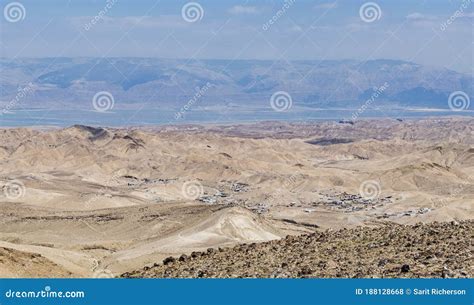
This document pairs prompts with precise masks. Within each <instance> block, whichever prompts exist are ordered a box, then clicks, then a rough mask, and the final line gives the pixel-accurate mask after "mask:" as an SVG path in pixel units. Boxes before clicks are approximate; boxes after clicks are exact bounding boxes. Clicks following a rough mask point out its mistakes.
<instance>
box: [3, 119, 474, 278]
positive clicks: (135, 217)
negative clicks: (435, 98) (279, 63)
mask: <svg viewBox="0 0 474 305" xmlns="http://www.w3.org/2000/svg"><path fill="white" fill-rule="evenodd" d="M0 143H1V145H0V185H1V187H2V192H0V249H2V251H0V266H7V265H9V266H10V265H13V266H18V268H23V269H21V270H19V271H15V272H12V271H11V270H12V269H8V268H6V267H2V268H0V276H7V277H22V276H28V277H29V276H35V275H36V276H64V277H112V276H119V275H121V274H124V273H125V274H127V273H128V274H132V273H133V272H135V273H133V274H134V275H140V274H141V273H137V272H138V271H134V270H143V268H144V267H145V266H148V267H146V269H149V268H150V266H154V265H155V264H157V263H158V264H160V265H161V262H162V260H163V259H166V258H168V257H175V258H179V257H180V256H181V255H182V254H186V255H188V256H189V255H191V253H192V252H205V251H208V248H212V249H215V250H211V251H218V250H216V249H218V248H221V249H227V248H228V249H235V248H234V247H235V246H238V245H242V244H252V243H261V242H269V243H263V244H262V245H261V246H260V245H259V246H258V249H260V250H259V251H264V249H266V247H269V246H266V245H273V244H275V245H280V243H283V244H284V245H281V247H282V249H287V248H288V247H287V246H286V243H287V241H288V240H290V241H292V238H295V240H294V241H295V242H298V243H301V242H308V245H309V246H311V247H313V248H314V250H315V251H320V250H321V249H319V247H336V248H337V247H342V248H344V247H346V246H347V245H342V244H338V243H337V242H336V243H335V244H334V245H333V244H330V245H329V244H324V243H323V244H320V243H319V242H317V241H314V239H315V238H316V239H317V238H319V237H318V236H320V235H319V234H323V233H322V232H325V230H327V229H330V230H336V231H337V230H339V229H342V228H347V229H351V230H352V229H353V231H351V230H347V231H337V232H343V233H337V234H339V235H341V236H345V235H344V234H350V235H347V236H345V237H344V238H348V239H353V240H354V241H355V243H354V244H353V247H354V249H353V250H354V251H359V252H360V251H366V249H367V247H366V246H367V245H366V244H360V245H359V244H358V243H357V240H358V239H357V238H358V237H357V234H358V232H361V231H363V232H365V230H369V231H367V232H369V233H370V232H372V231H370V230H372V229H373V230H387V229H384V228H387V227H390V226H392V225H395V224H397V226H396V228H401V229H399V231H400V234H401V235H400V237H399V238H400V239H403V238H405V237H406V234H405V233H407V230H409V229H403V228H405V227H403V226H400V227H399V226H398V225H419V223H426V224H429V223H432V222H434V221H437V222H440V223H442V224H441V226H443V225H445V224H446V223H450V222H451V221H454V222H455V223H461V224H462V225H461V226H455V225H452V226H448V227H447V228H446V230H447V231H446V232H450V233H449V234H452V236H453V238H455V239H453V240H446V241H443V240H438V241H436V242H435V243H434V244H432V245H433V246H437V247H438V248H439V249H448V246H451V245H452V244H454V245H464V246H466V245H467V244H466V243H468V242H469V239H468V236H466V235H463V234H464V233H466V232H467V233H469V234H471V235H472V222H469V221H468V220H472V219H473V205H474V120H473V119H469V118H464V119H461V118H444V119H426V120H417V121H411V120H410V121H401V120H372V121H357V122H355V123H353V122H351V123H350V124H348V123H344V122H342V123H338V122H325V123H277V122H274V123H270V122H269V123H257V124H244V125H229V126H164V127H153V128H150V127H147V128H122V129H114V128H98V127H97V128H93V127H86V126H73V127H70V128H65V129H51V128H45V129H28V128H21V129H2V130H0ZM359 227H360V228H359ZM441 228H442V229H443V228H444V227H441ZM460 228H462V232H464V233H462V232H461V231H459V230H458V229H460ZM443 230H444V229H443ZM344 232H345V233H344ZM373 232H377V231H373ZM382 232H386V231H382ZM423 232H424V231H423ZM423 232H422V233H423ZM443 232H444V231H443ZM307 234H313V235H307ZM314 234H315V235H314ZM325 234H336V233H325ZM354 234H355V235H354ZM370 234H372V233H370ZM370 234H369V236H372V235H370ZM373 234H375V233H373ZM384 234H385V233H384ZM387 234H388V233H387ZM420 234H421V233H420ZM423 234H425V233H423ZM443 234H444V233H443ZM446 234H448V233H446ZM288 235H289V236H290V237H286V236H288ZM300 235H303V236H302V237H297V236H300ZM339 235H338V236H339ZM305 236H306V237H305ZM308 236H309V237H308ZM327 236H331V235H327ZM351 236H352V237H351ZM384 236H385V235H384ZM463 236H464V237H463ZM336 237H337V236H336ZM282 238H283V239H282ZM299 238H300V239H301V241H300V240H299ZM337 238H339V237H337ZM337 238H336V239H337ZM341 238H342V237H341ZM371 238H372V237H370V239H371ZM280 239H282V241H281V242H279V241H277V240H280ZM374 239H375V235H374ZM471 240H472V239H471ZM414 241H416V240H414ZM414 241H413V242H406V243H404V244H405V245H406V244H409V245H408V246H406V247H407V249H406V251H402V252H400V253H398V254H396V253H395V252H393V253H392V254H393V255H392V254H391V257H387V258H386V259H388V260H389V261H390V260H392V261H394V263H393V264H395V265H397V266H398V264H402V265H403V264H404V263H403V261H408V260H409V259H413V258H409V256H410V255H414V253H419V251H421V250H416V249H418V248H420V247H421V249H425V248H426V249H428V248H430V247H431V246H430V245H431V244H430V245H425V244H423V243H425V242H429V241H428V240H426V241H425V240H422V241H421V242H422V243H421V244H417V243H415V242H414ZM421 245H423V247H422V246H421ZM425 246H426V247H425ZM246 247H247V246H246ZM252 247H253V246H252ZM278 247H280V246H278ZM295 247H296V246H295ZM351 247H352V246H351ZM358 247H359V248H358ZM387 247H390V245H389V246H387ZM290 248H292V247H290ZM453 249H458V248H456V247H455V248H453ZM12 251H17V252H18V253H22V255H18V257H19V258H21V257H23V256H24V257H25V259H24V260H25V261H27V260H28V259H26V258H27V257H29V256H34V258H35V259H34V260H35V261H37V264H25V263H23V262H22V260H21V259H18V260H13V258H14V257H16V255H11V252H12ZM223 251H224V252H219V253H224V254H219V253H218V255H223V256H222V257H220V256H219V259H220V260H222V259H225V255H229V254H228V253H231V252H226V251H231V250H223ZM232 251H233V250H232ZM239 251H240V250H239ZM285 251H286V250H285ZM285 251H283V252H282V255H283V253H285ZM288 251H289V252H288V253H292V251H293V250H291V251H290V250H288ZM321 251H322V250H321ZM367 251H369V250H367ZM370 251H372V250H370ZM374 251H375V250H374ZM456 251H457V250H456ZM459 251H461V250H459ZM333 252H334V251H333ZM336 252H338V251H336ZM461 252H462V251H461ZM461 252H460V254H459V257H462V258H463V259H465V260H463V261H457V260H456V256H452V257H448V258H446V260H453V262H451V261H450V262H444V261H443V262H441V260H440V261H439V263H440V265H439V266H437V267H436V268H438V267H439V268H441V269H443V268H444V267H446V268H447V269H448V270H449V272H451V273H449V272H448V271H446V272H445V273H446V274H447V273H449V274H452V276H466V275H471V276H472V268H471V269H469V267H472V261H469V260H468V259H469V258H470V257H469V256H466V255H468V254H466V253H465V252H462V253H461ZM15 253H16V252H15ZM318 253H320V252H318ZM321 253H322V252H321ZM328 253H329V252H328ZM370 253H371V255H372V256H371V258H370V259H369V258H367V259H368V260H367V261H364V263H366V264H367V265H366V267H364V268H366V269H364V270H363V271H361V272H363V275H362V276H369V277H370V276H385V275H386V276H394V274H395V273H383V272H380V271H377V270H378V269H372V268H375V267H374V266H373V264H375V263H376V264H378V261H377V262H376V260H377V254H376V252H373V251H372V252H370ZM390 253H391V252H390ZM268 255H270V253H269V254H268ZM299 255H300V258H299V259H300V260H301V263H300V264H296V263H295V264H293V265H294V266H297V267H291V268H290V269H289V270H287V271H285V270H283V269H282V271H281V272H282V273H281V274H280V273H279V274H276V275H275V276H300V274H299V272H301V270H300V269H301V268H300V266H303V265H305V264H307V265H308V266H310V268H311V270H312V271H311V273H310V274H308V275H309V276H337V274H339V275H342V276H359V275H358V273H357V272H356V271H353V270H352V269H351V271H348V270H346V271H347V272H346V271H344V268H346V267H344V266H347V264H348V261H347V259H346V258H341V257H339V256H340V255H342V254H337V255H339V256H337V255H335V256H334V257H332V258H331V257H326V256H324V258H320V257H319V256H318V257H317V259H320V260H322V261H327V262H329V261H331V262H332V263H331V264H335V267H334V268H333V269H334V270H338V271H337V272H336V271H335V272H332V271H331V272H325V271H323V269H321V270H319V269H318V268H319V267H317V266H318V265H317V264H316V262H315V260H316V256H315V258H314V259H312V256H311V255H309V254H306V253H305V252H302V253H300V254H299ZM362 255H363V253H362ZM404 255H405V256H404ZM443 255H444V254H443ZM410 257H411V256H410ZM437 257H438V256H437ZM443 257H446V256H445V255H444V256H443ZM275 259H276V258H275ZM380 259H382V257H381V258H380ZM350 260H351V261H352V262H355V261H356V257H353V258H351V259H350ZM218 261H219V260H216V262H218ZM207 262H208V261H207V258H206V263H207ZM277 263H278V264H283V263H285V262H284V261H283V260H282V261H281V262H280V261H278V262H277ZM286 263H287V264H288V262H286ZM303 263H304V264H303ZM186 264H188V263H186ZM189 264H190V263H189ZM196 264H200V265H199V266H202V264H201V262H196ZM407 264H409V263H407ZM410 264H411V266H413V264H414V263H413V262H412V261H410ZM443 264H444V265H443ZM42 265H44V266H54V267H44V266H43V267H40V266H42ZM395 265H394V266H393V268H399V266H398V267H397V266H395ZM196 266H198V265H196ZM256 266H260V265H259V264H256ZM415 266H418V265H417V264H415ZM418 267H419V266H418ZM418 267H416V268H418ZM53 268H54V270H55V271H54V272H51V273H50V272H48V270H49V269H53ZM160 268H161V267H160ZM180 268H190V265H189V266H188V265H184V263H183V267H181V265H179V267H178V268H174V269H173V271H170V272H168V273H164V272H165V270H166V269H159V270H158V269H156V268H155V269H154V270H155V271H153V272H154V273H143V275H144V276H198V275H196V274H195V273H191V272H189V271H186V272H184V271H183V270H184V269H180ZM416 268H415V269H413V268H411V269H410V270H411V271H410V272H412V271H413V270H418V269H416ZM420 268H421V267H420ZM439 268H438V269H439ZM333 269H331V270H333ZM438 269H436V270H437V271H436V270H435V269H429V268H428V269H426V270H427V271H426V272H425V271H423V272H421V271H420V272H418V273H416V272H414V271H413V273H410V272H407V274H404V276H405V275H406V276H439V275H440V274H441V273H439V270H441V269H439V270H438ZM252 270H253V269H252ZM394 270H395V269H394ZM420 270H421V269H420ZM443 270H444V269H443ZM181 271H183V272H184V273H182V274H181V273H180V272H181ZM231 271H232V272H230V273H225V272H224V271H222V270H221V268H220V267H218V266H217V267H216V270H215V271H212V272H213V273H212V274H210V273H207V275H203V276H255V274H257V276H272V274H273V273H268V272H266V271H261V270H257V269H255V271H252V273H251V274H245V273H244V271H243V270H240V271H239V270H237V269H235V268H234V269H232V270H231ZM247 271H248V272H250V271H249V270H247ZM247 271H245V272H247ZM272 272H273V271H272ZM279 272H280V271H279ZM285 272H286V273H285ZM441 275H442V274H441ZM447 276H449V275H447Z"/></svg>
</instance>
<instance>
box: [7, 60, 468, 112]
mask: <svg viewBox="0 0 474 305" xmlns="http://www.w3.org/2000/svg"><path fill="white" fill-rule="evenodd" d="M0 69H1V71H2V72H1V79H0V106H2V105H3V106H4V105H6V104H9V103H10V104H11V105H10V106H11V107H12V108H16V107H19V108H45V107H48V108H50V107H56V108H61V109H64V108H65V107H66V108H71V109H88V108H90V107H91V101H92V99H93V97H94V95H95V94H96V93H97V92H99V91H107V92H110V93H111V94H112V95H113V97H114V101H115V107H116V108H119V109H120V108H124V109H130V108H136V107H145V108H150V109H151V108H153V109H159V108H163V109H179V108H181V107H183V105H186V104H187V103H188V102H189V101H190V100H193V99H194V100H193V101H194V102H193V106H194V107H219V106H229V105H232V107H258V108H260V107H268V106H269V100H270V97H271V96H272V94H273V93H275V92H277V91H285V92H288V94H289V95H291V98H292V102H293V107H310V108H348V109H350V108H356V107H360V105H363V104H364V103H366V101H367V100H368V99H370V98H371V97H373V96H374V93H377V95H376V97H377V98H376V101H375V103H377V105H378V106H380V107H386V108H442V109H447V108H448V102H447V101H448V97H449V95H450V93H452V92H454V91H463V92H465V93H466V94H467V95H469V96H470V97H471V99H472V96H473V93H474V89H473V86H474V85H473V83H474V82H473V77H472V75H467V74H462V73H458V72H455V71H451V70H448V69H442V68H434V67H427V66H423V65H419V64H415V63H411V62H405V61H398V60H371V61H367V62H362V61H355V60H337V61H335V60H324V61H316V60H315V61H293V62H284V61H264V60H234V61H233V60H189V61H188V60H171V59H156V58H41V59H15V60H10V59H0ZM207 85H210V88H209V89H208V90H205V92H203V90H201V93H200V94H198V92H199V91H198V89H199V88H203V87H205V86H207ZM383 86H385V87H384V90H379V89H380V88H381V87H383ZM25 88H26V89H27V90H26V91H25ZM22 91H24V92H23V94H21V93H20V92H22ZM19 95H20V96H19ZM12 101H13V102H14V103H12Z"/></svg>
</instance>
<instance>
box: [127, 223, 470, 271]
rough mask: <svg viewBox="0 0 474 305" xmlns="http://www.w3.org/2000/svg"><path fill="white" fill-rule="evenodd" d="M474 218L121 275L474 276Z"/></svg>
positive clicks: (300, 240)
mask: <svg viewBox="0 0 474 305" xmlns="http://www.w3.org/2000/svg"><path fill="white" fill-rule="evenodd" d="M473 224H474V221H472V220H471V221H463V222H459V223H458V222H450V223H439V222H435V223H431V224H416V225H414V226H403V225H395V224H390V225H389V224H386V225H385V226H383V227H377V228H368V227H358V228H354V229H350V230H348V229H343V230H339V231H326V232H320V233H313V234H310V235H302V236H288V237H286V238H284V239H281V240H274V241H269V242H264V243H252V244H243V245H238V246H235V247H233V248H226V249H221V248H220V249H212V248H210V249H208V250H207V252H203V253H200V252H193V253H192V254H191V255H190V256H187V255H182V256H181V257H179V258H173V257H169V258H167V259H165V260H164V261H163V263H162V264H155V265H154V266H152V267H145V268H144V269H142V270H137V271H134V272H130V273H125V274H123V275H122V277H146V278H148V277H153V278H154V277H158V278H162V277H191V278H197V277H217V278H236V277H257V278H262V277H264V278H266V277H270V278H300V277H331V278H332V277H342V278H382V277H407V278H418V277H430V278H433V277H434V278H450V277H456V278H457V277H472V276H473V275H474V272H473V271H474V270H473V266H474V265H473V263H474V260H473V258H472V248H471V247H472V245H471V243H472V240H473V238H474V227H473Z"/></svg>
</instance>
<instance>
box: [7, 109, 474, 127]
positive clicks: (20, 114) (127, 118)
mask: <svg viewBox="0 0 474 305" xmlns="http://www.w3.org/2000/svg"><path fill="white" fill-rule="evenodd" d="M354 113H355V112H354V110H300V111H298V110H292V111H288V112H277V111H258V110H257V111H234V110H232V111H205V110H199V111H189V112H186V113H184V114H182V116H179V115H177V113H176V112H175V111H170V110H166V111H162V110H159V109H139V110H112V111H107V112H94V111H87V110H44V109H23V110H16V111H12V112H9V113H4V114H2V115H0V127H19V126H60V127H65V126H71V125H74V124H82V125H92V126H111V127H112V126H116V127H118V126H144V125H168V124H194V123H201V124H225V123H243V122H256V121H312V120H315V121H339V120H352V119H353V114H354ZM453 115H460V116H474V112H473V111H459V112H454V111H449V110H446V111H443V110H439V111H414V110H383V111H380V110H376V111H374V110H370V111H365V112H364V113H362V114H360V115H359V116H358V117H357V119H368V118H392V119H410V118H411V119H414V118H423V117H437V116H453Z"/></svg>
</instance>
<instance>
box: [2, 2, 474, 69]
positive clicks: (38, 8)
mask: <svg viewBox="0 0 474 305" xmlns="http://www.w3.org/2000/svg"><path fill="white" fill-rule="evenodd" d="M11 2H13V1H8V0H1V1H0V4H1V7H2V11H3V12H4V16H3V18H2V20H1V23H0V26H1V28H0V34H1V36H0V40H1V56H2V57H10V58H11V57H15V58H21V57H59V56H61V57H77V56H98V57H102V56H104V57H117V56H130V57H160V58H212V59H270V60H301V59H316V60H321V59H361V60H368V59H378V58H389V59H402V60H408V61H413V62H417V63H421V64H427V65H433V66H442V67H446V68H449V69H453V70H457V71H461V72H465V73H471V74H472V73H473V62H474V59H473V56H474V55H473V38H474V30H473V20H474V18H473V11H474V3H472V2H473V1H471V0H461V1H458V0H451V1H450V0H431V1H427V0H425V1H423V0H420V1H414V0H396V1H395V0H392V1H381V0H380V1H379V0H376V1H373V2H374V3H375V4H376V5H377V6H378V8H377V9H376V14H377V15H376V17H378V18H376V19H375V20H373V21H372V22H367V21H366V20H365V21H364V20H363V19H362V17H361V15H360V9H361V7H362V6H363V5H364V4H365V3H367V1H358V0H352V1H349V0H346V1H331V0H328V1H298V0H287V1H286V2H285V1H222V0H221V1H204V0H202V1H199V0H198V1H196V2H197V3H198V4H199V5H200V7H202V11H198V14H199V16H198V17H199V18H198V20H197V21H195V22H188V21H189V20H188V21H186V20H185V18H183V15H182V9H183V6H185V5H186V4H187V3H188V1H165V0H161V1H155V0H135V1H130V0H115V1H114V0H109V1H104V0H102V1H99V0H63V1H59V0H54V1H53V0H49V1H48V0H42V1H38V0H29V1H26V0H25V1H18V2H20V3H21V4H22V6H23V7H24V13H23V14H24V16H23V17H24V18H23V19H22V20H20V21H17V22H9V21H8V20H6V19H5V8H6V7H7V5H9V4H10V3H11ZM92 20H97V22H95V24H92V23H91V22H92ZM270 20H273V22H272V24H269V22H270ZM448 20H451V21H452V22H451V21H450V22H449V24H446V22H447V21H448ZM443 25H444V26H443Z"/></svg>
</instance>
